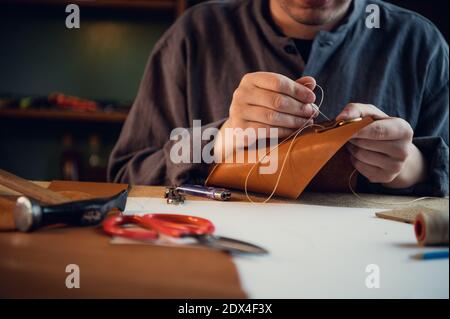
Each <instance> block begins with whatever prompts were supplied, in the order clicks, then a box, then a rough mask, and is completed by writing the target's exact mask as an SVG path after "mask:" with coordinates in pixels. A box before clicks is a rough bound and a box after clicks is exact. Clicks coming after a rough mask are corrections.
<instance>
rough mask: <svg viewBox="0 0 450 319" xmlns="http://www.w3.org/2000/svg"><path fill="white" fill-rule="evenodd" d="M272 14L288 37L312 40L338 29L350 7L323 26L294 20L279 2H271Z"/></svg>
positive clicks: (272, 0)
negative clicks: (318, 34) (325, 32)
mask: <svg viewBox="0 0 450 319" xmlns="http://www.w3.org/2000/svg"><path fill="white" fill-rule="evenodd" d="M269 2H270V14H271V16H272V20H273V22H274V23H275V25H276V26H277V27H278V28H279V29H280V31H281V32H282V33H283V34H284V35H285V36H287V37H291V38H296V39H305V40H312V39H314V37H315V36H316V35H317V33H319V32H320V31H330V30H332V29H334V28H335V27H337V26H338V25H339V24H340V23H341V22H342V20H343V19H344V17H345V16H346V14H347V13H348V11H349V7H350V6H349V7H348V8H347V9H346V10H345V11H344V12H342V13H341V14H339V15H338V16H337V17H336V19H334V20H333V21H332V22H330V23H327V24H323V25H307V24H303V23H300V22H298V21H296V20H294V19H293V18H292V17H291V16H289V15H288V14H287V13H286V12H285V11H284V9H283V8H282V7H281V6H280V5H279V3H278V1H274V0H270V1H269Z"/></svg>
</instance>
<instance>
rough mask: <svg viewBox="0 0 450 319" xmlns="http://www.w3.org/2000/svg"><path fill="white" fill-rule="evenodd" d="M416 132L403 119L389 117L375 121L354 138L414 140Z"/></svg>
mask: <svg viewBox="0 0 450 319" xmlns="http://www.w3.org/2000/svg"><path fill="white" fill-rule="evenodd" d="M413 135H414V132H413V130H412V128H411V126H410V125H409V124H408V122H406V121H405V120H403V119H400V118H388V119H384V120H378V121H375V122H373V123H371V124H369V125H367V126H366V127H364V128H363V129H361V130H360V131H359V132H357V133H356V134H355V135H353V137H354V138H364V139H369V140H377V141H394V140H412V137H413Z"/></svg>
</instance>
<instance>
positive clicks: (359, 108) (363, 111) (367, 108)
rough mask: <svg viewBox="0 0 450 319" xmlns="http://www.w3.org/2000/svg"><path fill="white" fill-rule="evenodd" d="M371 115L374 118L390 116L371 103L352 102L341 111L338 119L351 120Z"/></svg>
mask: <svg viewBox="0 0 450 319" xmlns="http://www.w3.org/2000/svg"><path fill="white" fill-rule="evenodd" d="M366 116H371V117H372V118H374V119H383V118H388V117H389V116H388V115H387V114H386V113H384V112H383V111H381V110H380V109H378V108H377V107H375V106H373V105H370V104H361V103H350V104H347V105H346V106H345V108H344V109H343V110H342V112H341V113H339V115H338V116H337V117H336V120H338V121H342V120H350V119H354V118H357V117H366Z"/></svg>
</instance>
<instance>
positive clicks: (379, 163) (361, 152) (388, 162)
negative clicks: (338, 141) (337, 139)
mask: <svg viewBox="0 0 450 319" xmlns="http://www.w3.org/2000/svg"><path fill="white" fill-rule="evenodd" d="M347 149H348V151H349V152H350V154H351V155H352V156H353V157H354V158H356V159H357V160H358V161H360V162H363V163H365V164H367V165H371V166H375V167H378V168H380V169H381V170H383V171H386V172H390V173H392V174H397V173H399V172H400V171H401V169H402V168H403V162H402V161H400V160H396V159H394V158H391V157H389V156H387V155H385V154H382V153H378V152H373V151H368V150H365V149H363V148H359V147H357V146H354V145H352V144H347Z"/></svg>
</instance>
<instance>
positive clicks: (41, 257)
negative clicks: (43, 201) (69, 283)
mask: <svg viewBox="0 0 450 319" xmlns="http://www.w3.org/2000/svg"><path fill="white" fill-rule="evenodd" d="M127 186H128V185H126V184H106V183H87V182H84V183H83V182H66V181H55V182H52V183H51V184H50V186H49V189H51V190H53V191H58V192H59V193H62V194H64V195H66V196H67V195H68V194H72V195H73V194H75V197H77V196H80V194H88V195H89V196H90V197H103V196H110V195H114V194H116V193H118V192H119V191H120V190H122V189H124V188H126V187H127ZM130 193H131V194H133V193H136V191H133V190H132V191H131V192H130ZM157 193H158V194H161V196H162V194H163V189H160V190H158V191H157ZM139 196H152V194H149V193H148V192H146V191H145V190H144V189H143V188H142V187H141V189H140V190H139ZM69 197H71V196H69ZM72 198H73V197H72ZM191 213H192V214H194V215H195V212H191ZM0 251H1V252H2V253H1V254H2V258H0V283H1V284H0V298H183V299H184V298H245V297H246V295H245V293H244V291H243V290H242V288H241V285H240V282H239V276H238V273H237V270H236V267H235V265H234V263H233V261H232V259H231V256H230V255H228V254H226V253H223V252H218V251H213V250H210V249H203V248H182V247H180V248H178V247H159V246H152V245H131V244H129V245H127V244H121V245H115V244H111V243H110V237H109V236H107V235H106V234H104V233H103V231H102V229H101V227H88V228H82V227H81V228H77V227H71V228H69V227H64V228H55V229H40V230H37V231H35V232H33V233H20V232H3V233H2V232H0ZM68 264H76V265H78V266H79V267H80V289H67V288H66V286H65V280H66V277H67V276H68V275H69V274H68V273H66V272H65V269H66V266H67V265H68Z"/></svg>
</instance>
